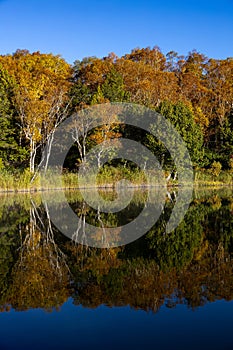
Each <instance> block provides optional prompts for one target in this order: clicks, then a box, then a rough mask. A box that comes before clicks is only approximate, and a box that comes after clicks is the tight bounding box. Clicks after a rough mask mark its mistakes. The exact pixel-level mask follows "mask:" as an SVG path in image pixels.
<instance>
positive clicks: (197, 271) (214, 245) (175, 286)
mask: <svg viewBox="0 0 233 350" xmlns="http://www.w3.org/2000/svg"><path fill="white" fill-rule="evenodd" d="M183 191H185V190H183ZM128 192H129V193H128ZM132 192H133V195H132ZM177 192H178V190H171V191H170V192H168V193H167V194H166V196H165V198H164V202H163V205H162V206H161V205H159V202H158V203H157V204H156V205H155V207H156V208H157V211H158V212H157V214H158V215H157V214H156V215H157V219H156V222H155V223H154V224H153V225H152V227H150V228H149V230H148V231H147V232H146V233H145V234H142V235H141V237H138V236H136V235H135V237H131V241H130V242H129V243H128V244H123V245H122V244H121V243H122V242H123V241H122V237H123V238H125V236H124V235H122V229H121V227H123V226H124V225H126V224H127V223H129V222H132V221H133V220H135V218H136V217H137V216H138V215H139V214H140V212H142V210H143V208H144V207H145V206H147V207H148V206H150V204H151V202H153V200H154V199H153V198H154V197H151V198H149V197H148V191H147V189H146V188H144V189H128V190H125V189H124V190H123V191H118V192H115V191H114V190H103V189H102V190H100V191H99V195H100V196H101V197H102V198H104V200H105V201H109V202H113V201H114V200H115V199H116V197H117V196H120V197H119V201H120V202H124V198H125V196H127V195H129V197H130V198H131V200H130V202H129V203H127V205H126V206H125V207H124V209H122V210H120V211H114V210H112V211H111V212H109V213H107V212H106V211H105V212H103V211H100V209H101V208H99V207H98V203H97V206H96V208H95V209H93V208H92V207H91V206H90V205H88V204H87V203H86V202H85V201H84V199H83V194H82V193H81V192H78V191H72V192H66V193H65V198H66V201H67V203H68V204H69V207H70V208H71V209H72V213H73V214H75V215H76V216H77V217H78V218H81V219H82V225H81V226H80V227H79V228H78V229H77V230H76V231H75V234H73V235H70V236H69V234H66V232H65V231H64V232H65V233H64V232H63V228H65V227H68V226H69V224H70V223H69V215H68V217H67V216H66V214H67V213H66V212H62V210H61V208H63V207H64V206H65V204H64V203H63V202H62V200H64V198H63V199H62V200H61V198H60V194H59V191H57V192H56V191H54V192H50V193H49V194H48V205H47V202H46V195H43V194H42V195H41V194H39V193H37V194H18V195H13V194H2V195H1V196H0V293H1V294H0V310H1V314H0V330H1V331H0V335H1V336H0V349H25V350H26V349H31V348H33V349H34V350H35V349H41V348H45V349H74V348H80V349H92V348H93V347H97V348H110V349H119V348H121V349H146V348H152V347H153V348H156V349H172V348H173V349H232V348H233V337H232V324H233V301H232V299H233V264H232V263H233V215H232V214H233V193H232V192H233V191H232V189H231V188H222V189H214V188H213V189H212V188H211V189H207V188H202V189H198V190H195V191H194V193H193V199H192V202H191V203H190V205H189V208H188V210H187V212H186V214H185V216H184V219H183V220H182V221H181V222H180V224H179V225H178V227H177V228H176V229H175V230H173V231H171V232H168V231H167V230H166V225H167V222H168V221H169V218H170V216H171V213H172V210H173V208H174V206H175V204H176V201H177ZM88 193H89V197H90V198H92V200H93V201H95V194H94V192H93V193H92V190H89V192H88ZM121 196H122V198H121ZM53 207H54V208H56V211H54V213H56V215H57V221H56V219H54V218H55V216H54V214H52V212H53ZM58 208H59V210H60V211H57V209H58ZM149 219H150V218H149V216H145V217H143V220H144V222H145V225H146V223H147V222H148V221H149ZM55 221H56V222H55ZM57 223H60V224H61V227H62V230H60V229H58V227H59V225H57ZM88 225H92V226H94V225H95V226H96V231H95V236H94V237H93V232H91V233H90V234H89V233H88V232H87V231H88V230H86V228H87V227H88ZM105 227H112V228H114V229H115V231H114V235H113V236H111V235H110V236H108V235H106V230H105ZM61 231H62V232H61ZM134 238H135V239H134ZM87 241H88V242H89V243H90V244H89V245H86V243H87ZM82 243H83V244H82ZM101 246H103V247H104V248H101Z"/></svg>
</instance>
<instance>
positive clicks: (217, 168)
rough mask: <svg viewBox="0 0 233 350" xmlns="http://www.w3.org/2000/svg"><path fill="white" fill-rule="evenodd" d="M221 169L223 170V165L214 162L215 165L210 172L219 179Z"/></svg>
mask: <svg viewBox="0 0 233 350" xmlns="http://www.w3.org/2000/svg"><path fill="white" fill-rule="evenodd" d="M221 169H222V164H221V163H220V162H216V161H214V162H213V164H212V165H211V168H210V171H211V173H212V174H213V175H214V176H215V177H218V176H219V174H220V173H221Z"/></svg>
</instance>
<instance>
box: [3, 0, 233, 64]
mask: <svg viewBox="0 0 233 350" xmlns="http://www.w3.org/2000/svg"><path fill="white" fill-rule="evenodd" d="M155 45H157V46H159V47H160V48H161V50H162V52H163V53H165V54H166V53H167V52H168V51H170V50H174V51H177V52H178V53H179V54H184V55H186V54H187V53H188V52H189V51H191V50H193V49H196V50H197V51H199V52H202V53H204V54H206V55H207V56H208V57H213V58H227V57H233V0H218V1H216V0H212V1H210V0H202V1H201V0H173V1H172V0H166V1H165V0H164V1H163V0H160V1H156V0H154V1H152V0H151V1H150V0H141V1H139V0H134V1H130V0H124V1H123V0H119V1H116V0H113V1H107V0H97V1H94V0H89V1H88V0H83V1H80V0H41V1H39V0H0V54H7V53H12V52H15V51H16V49H18V48H20V49H28V50H29V51H31V52H33V51H40V52H46V53H49V52H52V53H54V54H61V56H62V57H63V58H65V59H66V60H67V61H68V62H69V63H73V62H74V60H75V59H82V58H83V57H86V56H97V57H103V56H106V55H107V54H108V53H109V52H115V53H116V54H117V55H118V56H121V55H123V54H125V53H129V52H130V51H131V49H133V48H135V47H147V46H151V47H153V46H155Z"/></svg>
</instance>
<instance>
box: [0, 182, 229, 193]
mask: <svg viewBox="0 0 233 350" xmlns="http://www.w3.org/2000/svg"><path fill="white" fill-rule="evenodd" d="M192 186H193V189H198V188H200V189H201V188H232V189H233V183H220V182H216V183H215V182H212V183H209V182H206V183H198V182H196V183H193V184H192ZM158 187H159V188H163V187H167V188H168V189H173V188H174V189H175V188H179V189H180V188H187V187H190V184H188V183H187V184H183V185H181V184H179V183H176V184H167V186H163V185H156V184H155V185H153V184H149V185H147V184H132V185H126V186H120V187H117V186H116V185H114V184H105V185H98V186H96V185H91V186H90V185H87V186H85V185H81V186H64V187H54V188H53V187H48V188H41V187H32V188H9V189H1V188H0V194H9V193H11V194H29V193H42V192H53V191H54V192H57V191H79V190H81V189H87V190H89V189H90V190H93V189H98V190H116V189H143V188H158Z"/></svg>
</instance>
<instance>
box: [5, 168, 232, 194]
mask: <svg viewBox="0 0 233 350" xmlns="http://www.w3.org/2000/svg"><path fill="white" fill-rule="evenodd" d="M87 174H88V175H87V176H79V175H78V173H72V172H64V173H63V175H62V181H60V180H61V178H60V176H59V175H58V174H56V173H55V172H54V173H50V174H47V175H46V176H45V177H43V181H42V179H41V178H40V176H37V177H36V178H35V180H34V181H33V182H31V180H32V174H31V173H30V172H29V170H28V169H26V170H16V169H15V170H14V171H12V170H11V171H9V170H8V171H7V170H5V169H0V191H1V192H4V191H5V192H10V191H12V192H17V191H39V190H49V189H61V188H64V189H75V188H78V187H85V188H91V187H112V188H114V187H116V186H118V185H120V186H147V185H155V186H162V185H164V184H165V179H164V177H163V176H161V174H160V173H159V172H157V171H156V170H154V171H149V172H148V173H147V175H148V176H146V175H145V173H144V171H142V170H140V169H138V168H136V169H129V168H126V167H124V166H119V167H117V168H115V167H111V166H105V167H103V168H101V169H100V171H99V173H98V175H97V176H95V174H94V173H88V172H87ZM122 180H126V183H123V182H122ZM177 183H179V181H177V180H176V181H173V180H171V181H170V182H169V184H168V185H171V186H173V185H176V184H177ZM194 185H195V186H196V187H202V186H225V185H227V186H233V173H232V171H230V170H229V171H221V172H220V174H219V175H218V176H216V175H214V174H213V173H211V171H209V170H203V169H199V170H198V171H195V176H194Z"/></svg>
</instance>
